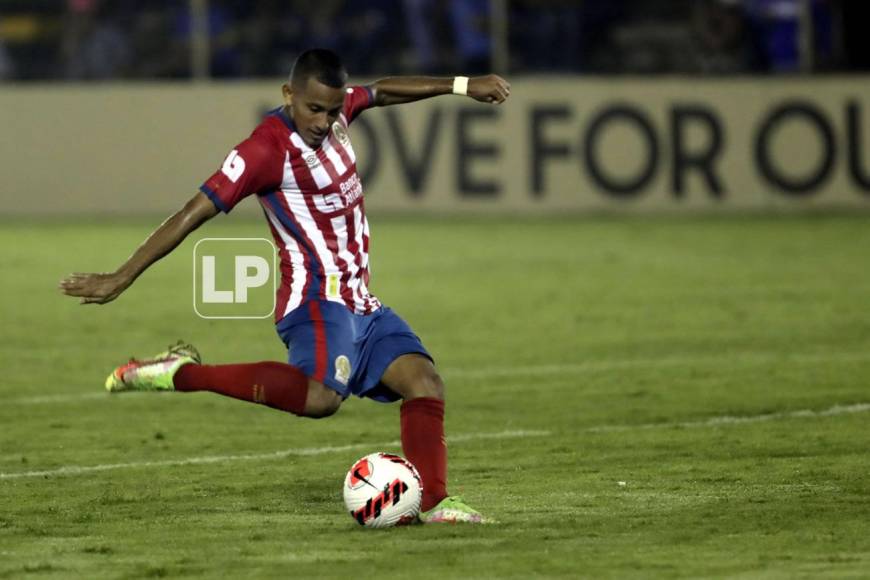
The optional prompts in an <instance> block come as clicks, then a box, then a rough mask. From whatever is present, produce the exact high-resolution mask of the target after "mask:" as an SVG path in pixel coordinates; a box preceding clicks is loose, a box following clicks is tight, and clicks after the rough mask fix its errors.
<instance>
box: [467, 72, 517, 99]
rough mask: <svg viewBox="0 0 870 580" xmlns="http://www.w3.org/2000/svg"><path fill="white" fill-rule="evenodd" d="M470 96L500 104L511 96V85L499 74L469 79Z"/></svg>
mask: <svg viewBox="0 0 870 580" xmlns="http://www.w3.org/2000/svg"><path fill="white" fill-rule="evenodd" d="M468 96H469V97H471V98H472V99H474V100H475V101H480V102H481V103H494V104H496V105H500V104H502V103H503V102H505V101H506V100H507V98H508V97H509V96H511V85H510V83H509V82H507V81H506V80H504V79H503V78H501V77H500V76H498V75H486V76H485V77H472V78H470V79H468Z"/></svg>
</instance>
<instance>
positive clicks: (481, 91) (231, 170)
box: [60, 49, 510, 523]
mask: <svg viewBox="0 0 870 580" xmlns="http://www.w3.org/2000/svg"><path fill="white" fill-rule="evenodd" d="M346 83H347V72H346V70H345V68H344V66H343V65H342V63H341V60H340V59H339V57H338V56H337V55H336V54H335V53H333V52H331V51H328V50H322V49H315V50H309V51H306V52H304V53H302V54H301V55H299V57H298V58H297V59H296V62H295V63H294V64H293V69H292V72H291V74H290V79H289V82H288V83H286V84H284V85H283V86H282V91H283V96H284V105H283V106H281V107H279V108H277V109H275V110H273V111H271V112H270V113H268V114H267V115H266V117H265V118H264V119H263V121H262V122H261V123H260V125H259V126H257V128H256V129H255V130H254V132H253V133H252V134H251V136H250V137H248V138H247V139H245V140H244V141H242V142H241V143H239V144H238V145H237V146H236V147H235V148H234V149H233V150H232V151H231V152H230V153H229V155H228V156H227V158H226V160H225V161H224V162H223V166H222V167H221V169H220V170H219V171H217V172H216V173H215V174H214V175H212V176H211V177H209V178H208V179H207V180H206V181H205V183H204V184H203V185H202V187H200V191H199V192H198V193H197V194H196V195H195V196H194V197H193V198H192V199H191V200H190V201H188V202H187V204H186V205H185V206H184V207H183V208H182V209H181V210H180V211H178V212H177V213H175V214H174V215H172V216H171V217H170V218H169V219H167V220H166V221H165V222H163V224H161V225H160V227H158V228H157V229H156V230H155V231H154V232H153V233H152V234H151V235H150V236H149V237H148V238H147V239H146V240H145V241H144V242H143V243H142V245H140V246H139V248H138V249H137V250H136V251H135V252H134V253H133V255H132V256H130V258H129V259H128V260H127V261H126V262H125V263H124V264H123V265H121V267H120V268H118V269H117V270H116V271H115V272H112V273H91V274H81V273H76V274H71V275H70V276H68V277H67V278H66V279H64V280H63V281H61V283H60V289H61V291H62V292H63V293H65V294H67V295H69V296H77V297H80V299H81V300H80V302H81V303H82V304H105V303H107V302H111V301H112V300H114V299H115V298H117V297H118V296H119V295H120V294H121V293H122V292H123V291H124V290H125V289H127V288H128V287H129V286H130V285H131V284H132V283H133V282H134V281H135V280H136V279H137V278H138V277H139V275H140V274H142V273H143V272H144V271H145V270H146V269H147V268H148V267H149V266H150V265H151V264H153V263H154V262H156V261H157V260H159V259H160V258H162V257H163V256H165V255H166V254H168V253H169V252H171V251H172V250H173V249H174V248H175V247H176V246H178V244H180V243H181V241H182V240H184V238H185V237H186V236H187V235H188V234H190V232H192V231H193V230H195V229H197V228H198V227H199V226H200V225H202V224H203V223H205V222H206V221H208V220H209V219H211V218H212V217H214V216H215V215H217V213H218V212H219V211H223V212H229V211H230V210H232V208H233V207H235V205H236V204H238V203H239V202H240V201H242V200H243V199H244V198H245V197H247V196H250V195H256V197H257V201H259V202H260V205H261V206H262V207H263V210H264V212H265V214H266V218H267V220H268V223H269V228H270V229H271V231H272V236H273V237H274V239H275V243H276V244H277V247H278V250H279V254H280V256H281V285H280V287H279V289H278V293H277V307H276V316H275V318H276V324H277V328H276V329H277V332H278V335H279V336H280V337H281V339H282V340H283V341H284V344H285V345H286V346H287V347H288V359H289V360H288V363H287V364H284V363H278V362H259V363H250V364H223V365H204V364H201V359H200V355H199V353H198V352H197V351H196V349H195V348H193V347H192V346H191V345H185V344H176V345H173V346H171V347H169V349H168V350H167V351H165V352H162V353H160V354H158V355H156V356H154V357H152V358H150V359H147V360H135V359H134V360H132V361H130V362H129V363H127V364H124V365H122V366H119V367H118V368H116V369H115V370H114V372H112V374H111V375H109V377H108V378H107V379H106V388H107V389H108V390H109V391H110V392H119V391H128V390H166V391H184V392H189V391H211V392H214V393H218V394H221V395H225V396H229V397H234V398H236V399H241V400H244V401H250V402H253V403H259V404H263V405H267V406H269V407H273V408H275V409H280V410H282V411H287V412H290V413H294V414H296V415H298V416H302V417H312V418H320V417H327V416H329V415H332V414H333V413H335V412H336V411H337V410H338V408H339V406H340V405H341V403H342V401H344V400H345V399H346V398H347V397H348V396H349V395H351V394H354V395H357V396H359V397H368V398H371V399H374V400H376V401H382V402H391V401H396V400H399V399H402V400H403V403H402V406H401V436H402V449H403V451H404V453H405V456H406V457H407V458H408V459H409V460H410V461H411V462H412V463H413V464H414V465H415V466H416V467H417V469H418V470H419V472H420V476H421V478H422V480H423V489H424V493H423V505H422V508H421V514H420V519H421V520H422V521H423V522H427V523H434V522H472V523H477V522H481V521H483V517H482V516H481V514H480V513H478V512H477V511H476V510H474V509H472V508H471V507H469V506H468V505H466V504H465V502H463V501H462V499H461V498H459V497H456V496H450V495H449V494H448V493H447V447H446V443H445V440H444V384H443V382H442V380H441V377H440V376H439V375H438V373H437V372H436V370H435V365H434V363H433V360H432V357H431V356H430V355H429V353H428V352H427V351H426V349H425V348H424V347H423V344H422V343H421V342H420V339H419V338H418V337H417V336H416V335H415V334H414V333H413V331H412V330H411V328H410V327H409V326H408V324H407V323H406V322H405V321H404V320H402V319H401V318H400V317H399V316H398V315H397V314H396V313H394V312H393V311H392V310H390V309H389V308H388V307H386V306H383V305H381V303H380V302H379V301H378V299H377V298H376V297H375V296H373V295H372V294H371V293H370V292H369V290H368V285H369V269H368V247H369V227H368V222H367V220H366V216H365V207H364V202H363V195H362V193H363V192H362V184H361V183H360V179H359V176H358V175H357V171H356V155H355V153H354V150H353V147H352V146H351V142H350V136H349V134H348V126H349V125H350V123H352V122H353V120H354V119H355V118H356V117H357V116H358V115H359V114H360V113H362V112H363V111H364V110H366V109H368V108H370V107H379V106H380V107H382V106H387V105H396V104H401V103H409V102H412V101H417V100H420V99H426V98H429V97H435V96H438V95H447V94H459V95H467V96H468V97H471V98H472V99H475V100H477V101H481V102H484V103H493V104H501V103H503V102H504V101H505V99H507V98H508V96H509V95H510V85H509V84H508V83H507V82H506V81H505V80H504V79H502V78H500V77H498V76H496V75H488V76H482V77H474V78H467V77H461V76H459V77H455V78H432V77H394V78H385V79H381V80H378V81H376V82H374V83H372V84H370V85H368V86H351V87H348V86H347V85H346Z"/></svg>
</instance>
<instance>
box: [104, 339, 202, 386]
mask: <svg viewBox="0 0 870 580" xmlns="http://www.w3.org/2000/svg"><path fill="white" fill-rule="evenodd" d="M201 361H202V358H201V357H200V356H199V351H197V350H196V348H194V346H193V345H190V344H185V343H183V342H182V341H180V340H179V341H178V342H177V343H176V344H173V345H172V346H170V347H169V348H168V349H167V350H165V351H164V352H161V353H160V354H157V355H155V356H154V357H153V358H151V359H148V360H137V359H134V358H133V359H130V362H128V363H127V364H125V365H121V366H119V367H118V368H116V369H115V370H114V371H113V372H112V374H110V375H109V376H108V378H107V379H106V390H107V391H109V392H110V393H120V392H122V391H174V390H175V385H174V384H173V383H172V378H173V377H174V376H175V373H176V372H177V371H178V369H180V368H181V367H182V366H184V365H186V364H200V362H201Z"/></svg>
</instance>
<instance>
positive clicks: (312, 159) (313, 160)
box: [302, 153, 320, 167]
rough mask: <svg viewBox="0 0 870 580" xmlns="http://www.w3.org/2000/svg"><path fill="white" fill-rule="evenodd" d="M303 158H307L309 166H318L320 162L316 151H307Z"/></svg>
mask: <svg viewBox="0 0 870 580" xmlns="http://www.w3.org/2000/svg"><path fill="white" fill-rule="evenodd" d="M302 158H303V159H305V163H306V164H307V165H308V167H316V166H317V164H318V163H320V160H319V159H317V155H316V154H314V153H307V154H305V155H303V156H302Z"/></svg>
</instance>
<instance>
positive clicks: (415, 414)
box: [381, 354, 486, 523]
mask: <svg viewBox="0 0 870 580" xmlns="http://www.w3.org/2000/svg"><path fill="white" fill-rule="evenodd" d="M381 382H382V383H383V384H385V385H386V386H387V387H389V388H390V389H391V390H392V391H395V392H396V393H398V394H399V395H401V397H402V399H404V402H403V403H402V409H401V415H402V450H403V451H404V453H405V457H407V458H408V460H409V461H410V462H411V463H413V464H414V466H415V467H416V468H417V470H418V471H419V472H420V476H421V478H422V479H423V505H422V507H421V510H422V511H421V513H420V519H421V520H422V521H423V522H424V523H458V522H467V523H485V522H486V520H485V518H484V517H483V516H482V515H481V514H480V512H478V511H476V510H474V509H472V508H471V507H469V506H468V505H466V504H465V502H464V501H463V499H462V498H460V497H458V496H450V495H448V494H447V443H446V441H445V439H444V383H443V382H442V381H441V377H440V376H439V375H438V373H437V372H436V370H435V365H434V364H433V363H432V361H431V360H430V359H429V358H427V357H425V356H423V355H421V354H405V355H402V356H400V357H398V358H397V359H396V360H394V361H393V362H392V363H391V364H390V366H389V367H388V368H387V370H386V372H385V373H384V375H383V377H382V378H381Z"/></svg>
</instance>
